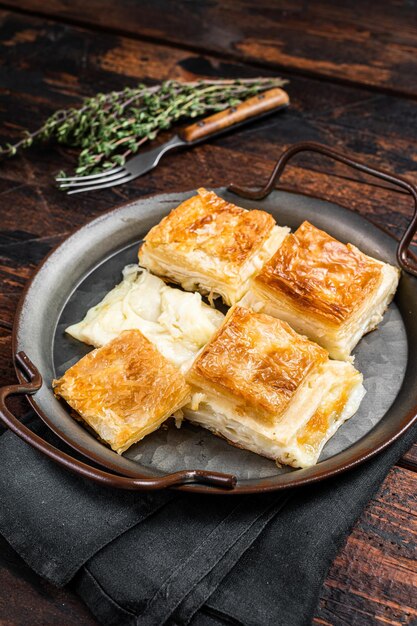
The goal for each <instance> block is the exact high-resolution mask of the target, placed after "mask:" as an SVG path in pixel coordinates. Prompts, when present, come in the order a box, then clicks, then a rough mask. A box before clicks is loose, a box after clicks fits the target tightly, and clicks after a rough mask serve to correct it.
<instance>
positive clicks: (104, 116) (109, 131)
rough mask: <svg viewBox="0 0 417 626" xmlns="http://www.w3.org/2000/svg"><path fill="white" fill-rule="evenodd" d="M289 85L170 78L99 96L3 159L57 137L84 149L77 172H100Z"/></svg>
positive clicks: (30, 135)
mask: <svg viewBox="0 0 417 626" xmlns="http://www.w3.org/2000/svg"><path fill="white" fill-rule="evenodd" d="M285 82H286V81H283V80H282V79H280V78H254V79H240V80H201V81H198V82H184V83H182V82H178V81H173V80H167V81H165V82H163V83H161V84H159V85H155V86H152V87H147V86H145V85H138V86H137V87H136V88H133V89H132V88H126V89H124V90H123V91H114V92H111V93H107V94H98V95H96V96H95V97H93V98H87V99H85V100H84V101H83V103H82V105H81V107H80V108H71V109H65V110H60V111H57V112H56V113H54V114H53V115H52V116H51V117H50V118H49V119H47V120H46V122H45V123H44V124H43V125H42V126H41V127H40V128H39V129H38V130H36V131H34V132H29V131H25V132H24V134H23V137H22V139H21V140H20V141H18V142H17V143H15V144H13V145H11V144H7V145H6V146H5V147H1V146H0V156H4V157H10V156H13V155H15V154H16V153H17V152H18V151H19V150H20V149H23V148H28V147H30V146H31V145H32V144H33V143H35V142H44V141H47V140H52V139H54V140H55V141H57V142H58V143H61V144H65V145H67V146H72V147H76V148H81V152H80V155H79V159H78V167H77V168H76V170H75V171H76V173H77V174H91V173H96V172H100V171H102V170H105V169H107V168H110V167H113V166H114V165H123V164H124V162H125V160H126V159H127V158H128V157H129V156H131V155H133V154H135V152H137V151H138V149H139V148H140V146H142V145H143V144H144V143H145V142H146V141H150V140H152V139H154V138H155V137H156V135H157V134H158V133H159V132H160V131H162V130H166V129H168V128H170V127H171V126H172V125H173V124H174V123H175V122H177V121H178V120H180V119H185V118H193V117H197V116H200V115H203V114H205V113H208V112H213V111H221V110H222V109H225V108H227V107H228V106H233V105H236V104H239V103H240V102H242V100H245V99H246V98H248V97H250V96H251V95H255V94H257V93H259V92H261V91H264V90H265V89H270V88H272V87H280V86H281V85H283V84H284V83H285Z"/></svg>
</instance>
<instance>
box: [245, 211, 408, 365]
mask: <svg viewBox="0 0 417 626" xmlns="http://www.w3.org/2000/svg"><path fill="white" fill-rule="evenodd" d="M398 280H399V270H398V269H397V268H396V267H393V266H392V265H389V264H388V263H382V262H381V261H378V260H377V259H374V258H372V257H369V256H367V255H366V254H364V253H363V252H361V251H360V250H358V248H356V247H355V246H353V245H351V244H350V243H348V244H346V245H345V244H344V243H341V242H340V241H338V240H337V239H334V238H333V237H331V236H330V235H328V234H327V233H326V232H324V231H322V230H320V229H318V228H316V227H315V226H313V225H312V224H310V223H309V222H304V223H303V224H301V226H300V227H299V228H298V229H297V231H296V232H295V233H293V234H290V235H288V236H287V237H286V238H285V240H284V242H283V244H282V245H281V246H280V248H279V249H278V250H277V252H276V253H275V254H274V256H273V257H272V258H271V259H270V260H269V261H268V262H267V263H266V264H265V266H264V267H263V269H262V270H261V272H260V273H259V274H258V275H257V276H256V277H255V278H254V279H253V281H252V283H251V287H250V290H249V292H248V293H247V295H246V296H245V298H244V300H243V301H242V304H244V305H245V306H250V307H252V308H254V309H255V310H257V311H263V312H265V313H267V314H269V315H273V316H275V317H278V318H280V319H282V320H285V321H286V322H288V323H289V324H290V325H291V326H292V327H293V328H294V329H295V330H296V331H298V332H300V333H303V334H305V335H307V336H308V337H309V338H310V339H312V340H313V341H316V342H317V343H319V344H320V345H321V346H323V347H324V348H326V349H327V350H328V351H329V353H330V356H331V357H333V358H335V359H346V358H348V357H349V355H350V353H351V351H352V350H353V348H354V347H355V345H356V344H357V343H358V341H359V340H360V338H361V337H362V336H363V335H364V334H365V333H367V332H369V331H371V330H373V329H374V328H375V327H376V326H377V325H378V324H379V322H380V321H381V320H382V316H383V313H384V311H385V310H386V308H387V306H388V305H389V303H390V301H391V300H392V298H393V296H394V293H395V290H396V288H397V285H398Z"/></svg>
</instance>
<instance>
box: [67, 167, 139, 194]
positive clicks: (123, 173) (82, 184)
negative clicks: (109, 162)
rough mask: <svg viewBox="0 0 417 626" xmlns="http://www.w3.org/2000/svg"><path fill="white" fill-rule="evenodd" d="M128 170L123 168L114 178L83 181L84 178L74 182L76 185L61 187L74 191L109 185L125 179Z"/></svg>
mask: <svg viewBox="0 0 417 626" xmlns="http://www.w3.org/2000/svg"><path fill="white" fill-rule="evenodd" d="M127 173H128V172H127V170H125V169H124V168H122V171H121V172H118V173H117V174H113V175H112V176H102V177H101V178H99V179H95V180H83V179H82V178H81V179H79V180H78V181H76V182H74V183H61V184H60V185H59V188H60V189H64V190H66V189H72V188H73V187H87V186H88V185H91V184H92V183H93V184H95V183H108V182H111V181H113V180H114V181H116V180H118V179H119V178H123V176H126V174H127Z"/></svg>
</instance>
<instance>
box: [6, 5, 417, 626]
mask: <svg viewBox="0 0 417 626" xmlns="http://www.w3.org/2000/svg"><path fill="white" fill-rule="evenodd" d="M310 5H311V6H310ZM342 5H343V6H342ZM0 23H1V30H0V46H1V53H0V135H1V137H0V138H1V139H2V140H4V141H11V140H12V139H13V138H15V137H17V135H18V134H19V132H20V131H21V129H23V128H31V129H34V128H36V125H37V124H38V122H39V121H40V120H42V119H43V118H45V117H46V116H48V115H49V114H50V113H52V112H53V111H54V110H55V109H57V108H59V107H67V106H69V105H77V104H78V103H79V102H80V99H81V98H82V97H85V96H89V95H93V94H94V93H95V92H97V91H100V90H101V91H110V90H113V89H119V88H121V87H123V86H125V85H135V84H136V83H137V82H138V81H143V80H147V81H148V80H153V81H155V80H162V79H166V78H178V79H184V80H187V79H195V78H196V77H220V76H222V77H237V76H248V77H249V76H256V75H274V74H278V75H281V76H283V77H285V78H288V79H289V80H290V85H289V87H288V90H289V93H290V95H291V100H292V108H291V110H289V111H288V112H286V113H285V114H283V115H277V116H275V117H272V118H269V119H267V120H264V121H262V122H260V123H259V124H257V125H255V126H252V127H250V128H247V129H243V130H241V131H240V132H239V133H236V134H231V135H228V136H225V137H223V138H221V139H217V140H215V141H212V142H211V143H208V144H206V145H202V146H200V147H197V148H195V149H194V150H193V151H189V152H183V153H180V154H178V155H177V156H176V157H175V167H174V160H173V159H172V158H166V159H165V160H163V162H162V164H161V165H160V167H159V168H158V169H157V170H154V171H153V172H151V173H150V174H148V175H147V176H145V177H143V178H140V179H138V180H136V181H135V182H133V183H131V184H129V185H126V186H124V187H116V188H115V189H113V190H106V191H103V192H101V193H97V194H95V195H92V194H85V195H80V196H73V197H68V196H66V195H63V194H62V193H60V192H59V191H57V190H56V189H54V186H53V174H54V173H56V172H57V171H59V170H60V169H67V170H70V169H71V167H72V165H73V163H74V154H72V153H71V152H70V151H69V150H65V149H63V148H59V147H58V148H57V147H51V148H48V149H45V150H43V149H33V150H31V151H30V152H28V153H27V154H25V155H24V156H22V157H20V158H16V159H14V160H11V161H9V162H5V163H2V164H1V165H0V168H1V169H0V212H1V213H0V281H1V291H0V363H1V372H2V374H1V380H0V383H1V384H5V383H10V382H13V381H14V380H15V375H14V371H13V368H12V364H11V360H12V354H11V341H10V335H11V327H12V323H13V316H14V311H15V308H16V304H17V301H18V299H19V296H20V294H21V292H22V289H23V287H24V285H25V283H26V281H27V280H28V278H29V277H30V276H31V274H32V273H33V271H34V268H35V267H36V265H37V263H38V262H39V261H40V260H41V259H42V257H43V256H44V255H45V254H46V253H47V252H48V250H50V248H51V247H52V246H54V245H56V244H57V243H59V242H60V241H62V240H63V238H64V237H66V236H67V235H68V234H69V233H71V231H72V230H73V229H74V228H75V227H77V226H80V225H82V224H84V223H85V222H87V220H90V219H91V218H93V217H96V216H97V215H100V214H101V213H102V212H103V211H105V210H106V209H109V208H111V207H113V206H114V205H116V204H118V203H120V202H123V201H126V200H128V199H131V198H137V197H139V196H143V195H146V194H151V193H155V192H168V191H175V190H185V189H190V188H195V187H196V186H199V185H206V186H218V185H222V184H227V183H229V182H230V181H236V182H240V183H244V184H253V183H254V182H255V181H257V180H264V179H265V178H266V177H267V175H268V174H269V172H270V170H271V167H272V165H273V162H274V160H275V159H276V158H277V156H278V155H279V154H280V152H281V151H282V150H283V149H284V148H285V147H287V146H288V145H289V144H291V143H293V142H296V141H300V140H314V141H320V142H323V143H325V144H327V145H330V146H334V147H337V148H340V149H347V150H349V151H350V152H351V154H354V155H355V156H357V157H361V158H366V159H367V160H368V161H369V163H374V164H375V165H378V166H381V167H385V168H386V169H389V170H392V171H394V172H397V173H400V174H404V175H407V176H409V177H410V179H412V180H414V181H416V180H417V104H416V99H417V2H416V0H396V1H394V0H393V1H392V2H390V1H389V0H383V1H382V2H379V3H375V2H371V1H370V0H363V1H361V2H360V1H359V0H358V1H356V2H355V1H353V0H346V1H345V2H343V3H338V2H334V1H332V0H317V1H315V2H314V3H313V2H311V3H306V2H305V1H301V0H282V1H280V2H274V1H273V0H257V1H255V0H247V1H245V0H240V1H230V0H229V1H227V0H204V1H202V0H200V1H199V2H190V1H187V0H177V1H176V2H168V0H165V1H164V0H159V1H155V0H142V1H139V0H138V1H136V2H135V1H134V0H119V2H115V1H114V0H102V1H100V0H90V1H89V2H88V3H87V2H86V1H85V0H72V1H71V2H65V0H43V1H42V2H40V1H39V2H37V1H36V0H20V1H19V0H16V1H15V2H13V0H11V1H10V0H9V1H7V0H6V1H4V2H0ZM285 183H286V185H287V186H288V187H289V188H291V189H295V190H300V191H305V192H307V193H310V194H314V195H316V196H318V197H321V198H326V199H329V198H331V199H333V200H335V201H337V202H339V203H340V204H342V205H344V206H347V207H349V208H351V209H353V210H355V211H358V212H360V213H361V214H362V215H365V216H366V217H368V218H369V219H371V220H372V221H374V222H376V223H377V224H379V225H382V226H383V227H384V228H386V229H388V230H390V231H391V232H392V233H393V234H394V235H396V236H398V235H400V233H402V231H403V229H404V227H405V225H406V224H407V220H408V219H409V217H410V214H411V206H410V201H409V200H408V198H407V197H406V196H405V195H403V194H402V193H399V192H394V193H393V192H392V191H389V190H387V189H386V188H385V187H383V186H381V185H379V184H376V183H375V181H372V183H371V182H370V181H369V180H366V179H364V180H363V181H362V182H361V183H358V182H356V181H354V180H352V178H351V173H350V172H348V171H346V170H345V169H343V168H339V167H335V166H334V165H331V164H330V163H328V162H325V161H324V160H323V161H318V160H317V159H314V160H313V159H310V160H309V159H306V158H304V159H303V160H298V161H297V162H296V164H295V165H294V167H292V168H291V169H290V170H289V171H288V173H287V174H286V175H285ZM14 408H15V410H16V411H17V412H19V413H20V414H21V413H22V412H23V411H24V410H25V408H26V407H25V406H24V403H23V402H22V403H18V402H15V404H14ZM416 471H417V446H416V445H415V446H414V447H413V448H412V449H411V450H410V451H409V452H408V453H407V454H406V455H405V456H404V458H403V459H402V460H401V461H400V462H399V463H398V464H397V465H396V466H395V467H393V468H392V469H391V471H390V472H389V474H388V476H387V479H386V480H385V482H384V484H383V486H382V488H381V489H380V491H379V493H378V494H377V496H376V497H375V498H374V499H373V500H372V501H371V502H370V503H369V504H368V506H367V508H366V510H365V512H364V513H363V515H362V517H361V518H360V519H359V520H358V522H357V523H356V525H355V527H354V528H353V530H352V533H351V535H350V537H349V538H348V540H347V543H346V545H345V547H344V548H343V550H342V551H341V552H340V554H339V556H338V557H337V558H336V560H335V562H334V564H333V566H332V568H331V570H330V572H329V574H328V576H327V579H326V581H325V583H324V585H323V588H322V592H321V598H320V603H319V606H318V608H317V612H316V617H315V619H314V624H325V625H328V624H331V625H347V626H351V625H356V624H357V625H363V624H392V625H394V624H396V625H397V624H412V623H416V620H417V601H416V595H417V591H416V587H417V575H416V571H417V568H416V552H415V547H416V541H415V536H416V531H417V524H416V509H415V504H416V491H417V474H416ZM55 624H60V625H61V626H70V625H71V626H72V625H75V624H89V625H90V624H91V625H92V624H95V621H94V619H93V618H92V617H91V616H90V614H89V613H88V611H87V610H86V609H85V608H84V606H83V605H82V604H81V602H80V601H79V600H78V599H77V598H76V596H75V595H73V594H72V593H71V591H69V590H66V589H64V590H57V589H55V588H54V587H52V586H51V585H49V584H46V583H45V582H44V581H42V580H41V579H40V578H39V577H37V576H36V575H35V574H33V573H32V572H31V571H30V570H29V568H28V567H27V566H26V565H25V564H24V563H23V562H22V560H21V559H20V558H19V557H18V556H17V555H16V554H15V553H14V552H13V550H12V549H11V548H10V547H9V546H7V544H6V543H5V542H4V540H1V539H0V625H1V626H28V625H31V626H36V625H42V626H45V625H55Z"/></svg>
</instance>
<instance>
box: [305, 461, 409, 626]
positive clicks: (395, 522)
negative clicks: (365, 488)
mask: <svg viewBox="0 0 417 626" xmlns="http://www.w3.org/2000/svg"><path fill="white" fill-rule="evenodd" d="M416 483H417V475H416V474H415V473H413V472H409V471H407V470H404V469H399V468H393V469H392V470H391V471H390V473H389V474H388V476H387V478H386V480H385V482H384V484H383V485H382V487H381V489H380V491H379V493H378V495H377V497H376V498H375V499H374V500H372V501H371V502H370V503H369V504H368V506H367V507H366V509H365V511H364V513H363V514H362V516H361V518H360V519H359V520H358V522H357V523H356V524H355V527H354V529H353V531H352V533H351V535H350V536H349V538H348V540H347V542H346V545H345V547H344V548H343V550H342V551H341V552H340V553H339V555H338V556H337V558H336V559H335V561H334V563H333V565H332V567H331V568H330V571H329V574H328V576H327V580H326V582H325V584H324V586H323V589H322V593H321V599H320V604H319V607H318V610H317V613H316V618H315V620H314V624H322V625H328V626H363V625H365V624H381V625H382V624H390V625H392V626H394V625H395V626H400V625H408V624H410V625H411V624H415V623H416V621H417V599H416V593H415V591H416V586H415V585H416V543H415V540H416V533H417V516H416V504H417V495H416V489H417V484H416Z"/></svg>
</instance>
